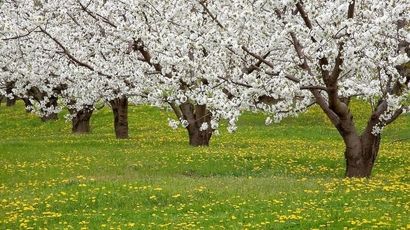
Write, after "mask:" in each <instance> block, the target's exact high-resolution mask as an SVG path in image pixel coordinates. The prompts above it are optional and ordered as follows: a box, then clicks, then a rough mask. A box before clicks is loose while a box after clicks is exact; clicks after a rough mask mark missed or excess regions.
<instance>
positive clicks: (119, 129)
mask: <svg viewBox="0 0 410 230" xmlns="http://www.w3.org/2000/svg"><path fill="white" fill-rule="evenodd" d="M110 104H111V108H112V112H113V114H114V129H115V136H116V137H117V139H126V138H128V98H126V97H124V96H123V97H121V98H116V99H114V100H112V101H110Z"/></svg>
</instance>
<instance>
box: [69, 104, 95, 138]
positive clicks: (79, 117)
mask: <svg viewBox="0 0 410 230" xmlns="http://www.w3.org/2000/svg"><path fill="white" fill-rule="evenodd" d="M92 114H93V111H92V110H89V109H82V110H80V111H78V112H77V113H76V116H75V117H74V118H73V120H72V128H71V131H72V132H73V133H74V134H86V133H90V131H91V128H90V118H91V115H92Z"/></svg>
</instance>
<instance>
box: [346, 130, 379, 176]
mask: <svg viewBox="0 0 410 230" xmlns="http://www.w3.org/2000/svg"><path fill="white" fill-rule="evenodd" d="M380 140H381V136H380V134H377V135H373V134H372V133H371V132H369V131H365V132H364V133H363V135H362V136H360V137H357V138H353V139H350V140H349V142H347V143H346V151H345V159H346V174H345V176H346V177H357V178H363V177H370V176H371V173H372V169H373V167H374V163H375V161H376V158H377V154H378V152H379V147H380ZM345 142H346V141H345Z"/></svg>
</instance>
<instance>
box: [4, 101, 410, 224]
mask: <svg viewBox="0 0 410 230" xmlns="http://www.w3.org/2000/svg"><path fill="white" fill-rule="evenodd" d="M355 111H356V117H357V119H358V123H359V124H360V126H363V125H364V122H365V120H364V119H363V118H364V117H365V116H366V114H367V113H368V112H369V111H368V109H366V108H364V107H363V106H362V105H356V107H355ZM167 117H172V114H169V113H168V112H166V111H164V110H159V109H156V108H152V107H131V108H130V135H131V138H130V139H129V140H116V139H115V138H114V134H113V128H112V126H113V125H112V115H111V113H110V111H109V110H108V109H103V110H101V111H98V112H96V113H95V115H94V116H93V118H92V127H93V131H92V134H90V135H83V136H77V135H72V134H70V123H67V122H65V121H64V119H60V120H59V121H57V122H51V123H42V122H41V121H40V120H39V119H38V118H37V117H35V116H34V115H30V114H26V113H25V112H24V109H23V106H22V105H21V104H18V105H17V106H15V107H12V108H6V107H4V106H3V105H2V107H0V130H1V133H0V229H45V228H47V229H80V228H83V229H161V228H164V229H169V228H172V229H344V228H347V229H371V228H379V229H410V214H409V209H410V194H409V191H410V173H409V172H410V158H409V156H410V141H407V140H402V141H396V140H399V139H406V138H410V126H409V124H410V123H409V122H410V117H409V116H407V117H403V118H401V119H400V120H398V121H397V122H396V123H395V124H394V125H392V126H391V127H388V128H387V129H386V130H385V132H384V136H383V144H382V149H381V152H380V157H379V159H378V161H377V164H376V166H375V169H374V177H373V178H372V179H370V180H367V179H362V180H359V179H354V180H350V179H343V174H344V161H343V151H344V149H343V145H342V141H341V139H340V138H339V136H338V134H337V133H336V131H335V130H334V129H333V128H332V127H331V126H330V124H329V122H328V121H327V120H326V118H325V117H324V116H322V115H321V113H320V112H319V111H318V110H317V108H313V109H311V110H310V111H308V112H307V113H305V114H303V115H301V116H300V117H298V118H292V119H286V120H285V121H284V122H283V123H281V124H274V125H271V126H265V125H264V115H261V114H246V115H244V116H243V117H242V118H241V119H240V121H239V130H238V132H237V133H235V134H228V133H227V132H226V131H225V129H224V128H222V129H221V135H220V136H215V137H213V139H212V143H211V146H210V147H209V148H192V147H189V146H188V145H187V136H186V133H185V130H182V129H179V130H176V131H175V130H172V129H171V128H169V127H168V126H167Z"/></svg>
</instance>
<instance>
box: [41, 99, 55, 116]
mask: <svg viewBox="0 0 410 230" xmlns="http://www.w3.org/2000/svg"><path fill="white" fill-rule="evenodd" d="M57 100H58V98H57V97H55V96H51V97H50V98H49V101H48V102H47V103H46V107H47V108H56V107H57V106H58V104H57ZM43 113H44V115H43V116H42V117H41V120H42V121H44V122H47V121H54V120H58V114H57V113H54V112H52V113H50V112H47V111H43Z"/></svg>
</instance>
